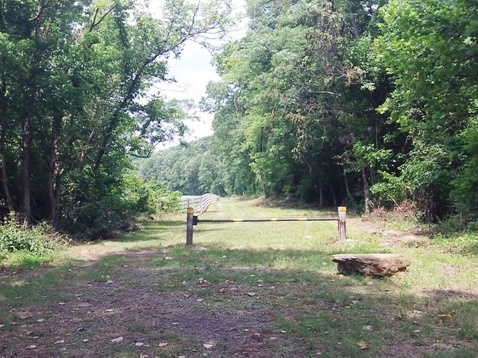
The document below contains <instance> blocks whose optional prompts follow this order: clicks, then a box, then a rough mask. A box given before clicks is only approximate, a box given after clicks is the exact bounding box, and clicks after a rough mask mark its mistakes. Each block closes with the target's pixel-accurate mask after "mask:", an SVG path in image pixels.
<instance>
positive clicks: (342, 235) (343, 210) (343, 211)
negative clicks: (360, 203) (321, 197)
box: [339, 206, 347, 242]
mask: <svg viewBox="0 0 478 358" xmlns="http://www.w3.org/2000/svg"><path fill="white" fill-rule="evenodd" d="M346 219H347V207H346V206H339V241H340V242H345V240H346V239H347V234H346V227H347V223H346Z"/></svg>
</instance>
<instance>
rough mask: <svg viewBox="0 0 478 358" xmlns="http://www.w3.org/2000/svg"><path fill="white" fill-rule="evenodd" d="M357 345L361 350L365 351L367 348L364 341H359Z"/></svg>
mask: <svg viewBox="0 0 478 358" xmlns="http://www.w3.org/2000/svg"><path fill="white" fill-rule="evenodd" d="M357 345H358V347H359V349H360V350H361V351H365V350H367V349H368V344H367V342H365V341H360V342H358V343H357Z"/></svg>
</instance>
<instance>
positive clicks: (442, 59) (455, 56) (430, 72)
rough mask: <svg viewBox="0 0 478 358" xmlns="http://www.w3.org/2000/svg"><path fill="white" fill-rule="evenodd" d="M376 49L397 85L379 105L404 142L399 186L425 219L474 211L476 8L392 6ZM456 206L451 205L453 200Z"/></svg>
mask: <svg viewBox="0 0 478 358" xmlns="http://www.w3.org/2000/svg"><path fill="white" fill-rule="evenodd" d="M383 16H384V19H385V23H384V25H383V27H382V32H383V34H382V36H381V37H380V38H379V39H377V41H376V46H377V49H378V51H379V53H380V56H381V58H382V59H383V61H384V62H385V64H386V66H387V69H388V71H389V73H390V74H392V75H393V78H394V82H395V85H396V88H395V90H394V91H393V93H392V94H391V95H390V96H389V97H388V99H387V101H386V102H385V104H384V105H383V106H382V111H384V112H389V113H390V115H391V119H392V120H393V121H394V122H395V123H397V124H398V125H399V127H400V130H401V131H402V132H403V133H405V134H406V135H407V136H408V140H409V142H410V143H411V144H412V149H411V152H410V154H409V156H408V158H407V160H406V162H405V163H404V164H403V165H402V167H401V173H400V175H399V176H398V180H394V179H391V180H392V181H393V182H394V183H395V185H400V186H401V187H402V189H403V191H404V192H408V193H409V197H411V199H413V200H415V201H416V202H418V204H419V205H420V207H421V209H422V210H423V212H424V214H425V216H426V218H427V219H428V220H430V221H436V220H437V219H438V218H441V217H443V216H444V215H447V214H450V213H453V211H454V210H456V209H457V208H460V211H462V212H463V211H464V212H470V211H473V210H474V209H476V208H477V207H478V206H477V203H478V200H477V197H476V195H475V194H473V193H474V191H473V190H474V188H476V180H475V179H474V178H475V177H476V176H475V174H472V173H474V171H476V167H475V164H476V160H475V159H474V158H476V147H475V145H474V143H475V140H476V135H475V134H474V133H476V130H477V126H476V123H477V113H478V111H477V109H478V107H477V105H478V101H477V99H478V97H477V91H476V88H477V78H478V77H477V75H478V73H477V68H476V66H475V63H476V59H477V54H478V42H477V39H478V21H477V18H478V17H477V9H476V6H474V4H473V3H472V2H471V1H468V0H457V1H455V0H447V1H439V2H436V1H429V0H426V1H415V0H410V1H400V0H393V1H391V2H390V3H389V4H388V5H387V7H386V8H384V10H383ZM453 197H454V198H455V201H454V202H453V201H452V198H453Z"/></svg>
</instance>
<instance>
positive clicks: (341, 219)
mask: <svg viewBox="0 0 478 358" xmlns="http://www.w3.org/2000/svg"><path fill="white" fill-rule="evenodd" d="M346 218H347V207H345V206H339V208H338V217H335V218H276V219H274V218H273V219H207V220H200V219H199V217H198V216H196V215H194V209H193V208H188V210H187V217H186V246H192V244H193V228H194V226H196V225H198V224H199V223H233V222H234V223H238V222H268V221H337V223H338V232H339V241H341V242H344V241H345V240H346Z"/></svg>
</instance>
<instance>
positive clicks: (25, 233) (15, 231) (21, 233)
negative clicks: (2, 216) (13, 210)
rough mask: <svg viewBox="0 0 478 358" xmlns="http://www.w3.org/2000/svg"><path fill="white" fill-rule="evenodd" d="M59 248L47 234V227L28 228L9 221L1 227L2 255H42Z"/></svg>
mask: <svg viewBox="0 0 478 358" xmlns="http://www.w3.org/2000/svg"><path fill="white" fill-rule="evenodd" d="M58 246H59V242H56V241H55V240H52V239H51V238H50V237H48V235H47V233H46V227H45V226H44V225H40V226H37V227H33V228H31V229H30V228H27V227H24V226H21V225H18V224H17V223H16V222H15V221H14V220H8V221H7V222H5V223H4V224H3V225H1V226H0V253H13V252H19V251H27V252H31V253H35V254H42V253H44V252H46V251H49V250H53V249H54V248H56V247H58Z"/></svg>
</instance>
